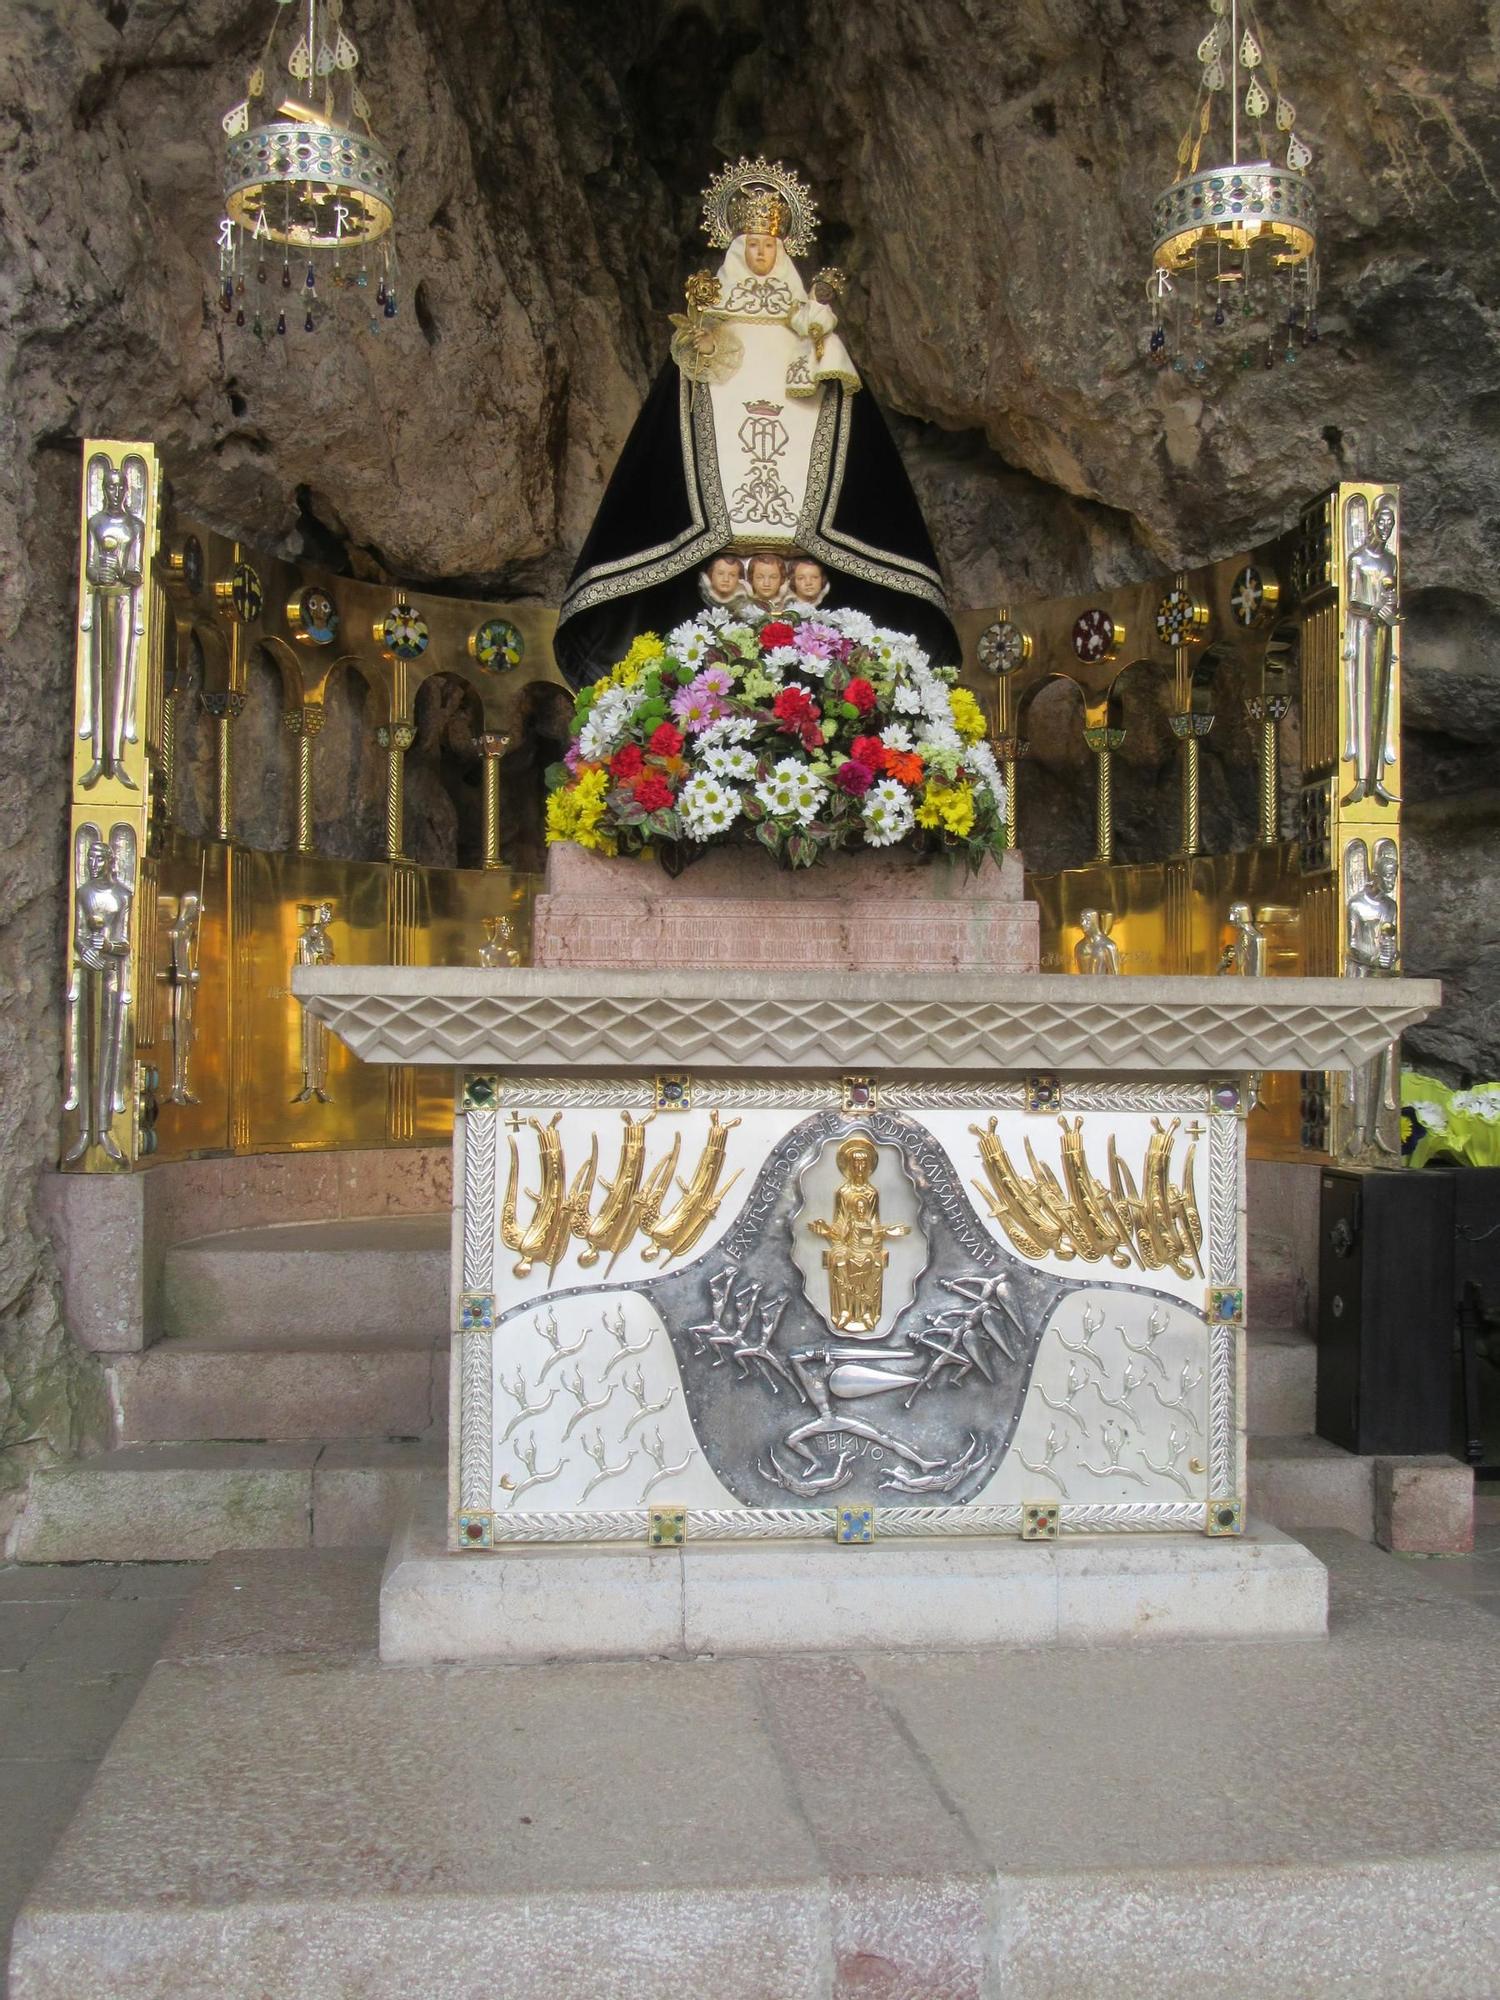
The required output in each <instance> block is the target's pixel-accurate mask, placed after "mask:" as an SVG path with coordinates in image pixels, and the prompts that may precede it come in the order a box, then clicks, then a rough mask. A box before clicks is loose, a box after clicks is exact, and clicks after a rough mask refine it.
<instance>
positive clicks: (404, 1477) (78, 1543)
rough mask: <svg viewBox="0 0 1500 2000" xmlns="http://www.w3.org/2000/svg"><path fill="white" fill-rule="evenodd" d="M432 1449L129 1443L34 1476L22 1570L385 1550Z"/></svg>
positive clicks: (17, 1537)
mask: <svg viewBox="0 0 1500 2000" xmlns="http://www.w3.org/2000/svg"><path fill="white" fill-rule="evenodd" d="M444 1459H445V1451H444V1447H443V1446H442V1445H441V1444H440V1443H438V1442H435V1441H432V1440H424V1441H422V1442H408V1443H393V1442H391V1441H390V1440H387V1439H383V1438H368V1439H358V1440H350V1441H347V1442H343V1443H338V1444H328V1445H318V1444H167V1445H162V1444H153V1445H124V1446H121V1447H120V1448H119V1449H118V1450H115V1451H107V1452H103V1453H101V1454H100V1456H99V1457H97V1458H86V1459H80V1460H75V1461H74V1462H72V1463H70V1464H67V1465H59V1466H54V1467H53V1468H52V1469H51V1470H50V1471H47V1472H38V1473H36V1474H34V1475H33V1477H32V1481H31V1488H30V1492H29V1493H28V1495H27V1502H26V1509H25V1512H24V1513H23V1514H22V1515H21V1518H20V1520H19V1522H18V1523H17V1524H16V1528H15V1531H14V1535H13V1547H12V1549H11V1551H10V1553H11V1554H12V1555H13V1556H14V1557H15V1559H16V1560H18V1561H20V1562H191V1561H198V1560H206V1559H207V1558H208V1557H210V1556H214V1555H218V1554H219V1553H221V1552H222V1551H224V1550H230V1549H281V1548H308V1547H310V1546H311V1547H318V1548H355V1547H374V1546H381V1547H383V1546H384V1545H385V1544H386V1543H387V1542H388V1541H389V1540H390V1538H391V1536H392V1534H393V1533H394V1532H395V1528H396V1526H397V1524H398V1522H399V1521H400V1520H401V1519H402V1518H404V1516H405V1514H406V1513H407V1512H408V1510H409V1509H410V1507H411V1504H412V1498H413V1495H414V1492H415V1487H416V1481H417V1479H418V1478H419V1477H420V1475H421V1474H422V1473H423V1472H424V1471H432V1470H434V1469H437V1470H440V1469H441V1467H442V1465H443V1463H444Z"/></svg>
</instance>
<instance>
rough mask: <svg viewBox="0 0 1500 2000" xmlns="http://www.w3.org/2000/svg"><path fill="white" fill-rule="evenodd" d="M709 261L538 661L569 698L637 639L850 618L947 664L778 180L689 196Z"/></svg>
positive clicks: (898, 473) (886, 463) (804, 236)
mask: <svg viewBox="0 0 1500 2000" xmlns="http://www.w3.org/2000/svg"><path fill="white" fill-rule="evenodd" d="M703 216H704V224H703V226H704V230H705V233H706V234H707V236H708V238H709V241H710V243H711V244H712V245H713V246H714V248H715V249H720V250H723V251H724V253H725V254H724V260H723V262H722V263H721V264H720V266H719V268H718V270H717V272H707V271H702V272H698V273H697V274H696V275H695V276H694V277H692V278H690V279H689V280H688V283H687V311H686V312H685V313H674V314H673V315H672V320H673V324H674V326H675V327H676V332H675V334H674V336H673V340H672V355H671V359H670V360H669V361H668V362H667V364H666V365H665V367H664V368H663V369H662V371H661V373H660V375H658V377H657V379H656V382H655V384H654V385H653V387H652V389H651V392H650V394H649V395H648V397H647V399H646V402H645V405H644V406H643V408H642V410H641V413H640V415H639V416H638V417H637V418H636V421H635V424H634V427H633V428H632V430H631V432H630V435H629V437H628V438H627V439H626V441H625V447H624V450H623V451H622V452H621V453H620V459H619V463H618V464H617V465H616V467H615V470H614V474H613V476H612V478H611V479H610V482H609V485H608V486H607V487H606V489H605V493H604V497H603V499H602V500H601V502H600V503H599V511H598V513H597V514H596V515H595V517H594V523H593V526H592V527H591V528H590V530H589V533H588V537H587V539H586V541H585V542H584V545H583V549H582V551H581V553H580V554H579V557H578V561H577V564H576V565H575V567H574V570H573V574H572V577H571V578H570V580H569V583H568V589H567V593H566V595H565V596H564V598H563V603H562V610H561V614H560V616H559V619H558V626H557V636H556V639H555V641H554V649H555V652H556V655H557V660H558V664H559V665H560V666H561V668H562V670H563V672H564V673H565V674H566V676H567V677H568V679H569V680H570V681H572V682H573V684H574V685H575V686H577V687H581V686H583V685H584V684H585V683H587V682H588V681H591V680H593V679H595V678H596V677H597V676H598V675H599V674H602V673H605V672H607V671H608V669H609V668H610V667H611V666H612V665H613V664H614V662H615V661H616V660H618V659H620V658H621V657H622V656H623V654H624V653H625V652H626V651H627V649H628V648H629V645H630V642H631V640H632V639H633V638H634V637H635V636H636V635H637V633H639V632H643V631H661V632H666V631H668V630H669V629H670V628H671V627H672V626H674V625H676V624H679V623H680V622H681V621H682V620H683V619H685V618H690V617H692V616H693V615H694V614H695V613H696V612H698V611H701V609H702V608H703V605H704V604H705V603H709V604H723V605H727V606H730V607H731V608H735V609H738V610H741V611H743V612H744V613H745V615H747V616H749V615H754V614H757V613H758V614H759V615H762V616H778V617H780V616H796V615H799V614H802V613H806V612H808V611H809V610H810V609H811V608H812V607H813V606H815V605H818V604H826V605H828V606H829V607H830V608H833V607H838V608H840V609H852V610H859V611H864V612H866V613H868V615H869V616H870V617H872V618H874V619H876V620H877V621H878V622H879V623H880V624H882V625H887V626H890V627H892V628H894V629H895V630H896V631H902V632H910V633H911V634H912V635H913V636H914V637H915V638H916V639H917V641H918V643H919V644H920V645H922V646H923V647H924V648H925V649H926V650H927V652H928V653H929V654H930V655H931V656H932V657H933V658H934V660H936V661H938V662H940V663H945V664H953V663H956V662H957V660H958V659H959V645H958V639H957V636H956V634H955V633H954V630H953V626H952V624H951V623H950V621H949V617H948V605H947V599H946V597H945V595H944V591H943V581H942V577H941V575H940V574H939V572H938V566H937V558H936V556H935V555H934V553H933V548H932V543H931V541H930V539H929V537H928V534H927V528H926V525H925V523H924V522H923V519H922V512H921V509H920V507H919V506H918V504H917V496H916V494H915V493H914V492H913V491H912V487H911V482H910V480H909V479H908V478H907V476H906V469H905V467H904V466H903V465H902V463H901V459H900V455H899V454H898V452H897V450H896V447H895V444H894V443H893V441H892V439H891V434H890V432H889V431H888V430H887V428H886V426H885V422H884V419H883V418H882V417H881V414H880V411H879V410H878V409H877V407H876V406H875V403H874V401H873V400H872V398H871V396H870V394H869V392H868V390H865V389H862V387H861V384H860V378H859V374H858V371H857V370H856V368H855V366H854V363H853V361H852V360H851V359H850V357H849V352H848V349H847V348H846V347H845V345H844V342H843V340H842V339H841V338H840V337H839V334H838V331H837V327H838V316H837V313H836V312H835V309H834V302H835V300H836V299H837V298H838V297H839V296H840V294H841V292H842V290H843V285H844V278H843V274H842V273H841V272H839V271H836V270H825V271H821V272H819V273H818V275H817V276H816V277H815V278H814V279H813V282H812V289H811V291H810V292H809V290H808V287H807V286H806V284H805V283H804V282H803V279H802V276H801V273H800V272H799V271H798V269H797V266H796V264H795V263H794V262H793V258H794V257H796V256H800V255H802V254H803V253H805V252H806V251H807V250H808V249H809V248H810V246H811V244H812V241H813V238H814V236H815V234H816V231H817V211H816V207H815V205H814V203H813V201H812V199H811V197H810V196H809V194H808V192H807V190H806V189H805V188H804V187H803V185H802V183H801V182H800V180H799V179H798V178H797V176H796V174H794V173H793V172H791V171H790V169H788V168H786V167H784V166H782V165H781V164H780V163H779V162H777V163H775V164H770V163H768V162H767V161H766V160H764V159H757V160H745V159H742V160H740V161H739V163H738V164H737V165H736V166H732V167H727V168H726V169H725V170H724V172H723V173H721V174H719V175H718V176H717V177H716V178H715V179H714V181H713V182H712V183H711V184H710V186H709V187H708V188H707V190H706V191H705V198H704V205H703Z"/></svg>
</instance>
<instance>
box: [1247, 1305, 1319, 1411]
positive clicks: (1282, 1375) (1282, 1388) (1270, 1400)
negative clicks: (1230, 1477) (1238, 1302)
mask: <svg viewBox="0 0 1500 2000" xmlns="http://www.w3.org/2000/svg"><path fill="white" fill-rule="evenodd" d="M1246 1350H1247V1351H1246V1356H1245V1392H1246V1409H1245V1428H1246V1430H1247V1431H1248V1432H1249V1434H1250V1436H1251V1437H1267V1436H1270V1437H1298V1436H1302V1435H1305V1434H1306V1433H1309V1432H1311V1430H1312V1428H1313V1426H1314V1424H1315V1423H1316V1422H1317V1401H1318V1349H1317V1344H1316V1342H1314V1341H1313V1340H1311V1339H1309V1337H1308V1336H1307V1335H1306V1334H1305V1333H1303V1332H1301V1331H1299V1330H1298V1329H1297V1328H1296V1327H1271V1328H1262V1327H1258V1326H1252V1327H1251V1328H1250V1329H1249V1332H1248V1336H1247V1341H1246Z"/></svg>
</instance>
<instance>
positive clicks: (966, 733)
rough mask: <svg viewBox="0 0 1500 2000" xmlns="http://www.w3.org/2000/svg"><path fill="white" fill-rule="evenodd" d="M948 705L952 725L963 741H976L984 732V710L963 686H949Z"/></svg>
mask: <svg viewBox="0 0 1500 2000" xmlns="http://www.w3.org/2000/svg"><path fill="white" fill-rule="evenodd" d="M948 706H949V707H950V708H951V709H952V711H953V726H954V728H955V729H956V730H957V731H958V733H959V735H960V736H961V737H962V738H963V739H964V741H965V743H977V742H978V741H979V739H980V737H981V736H983V735H984V733H985V720H984V710H983V709H982V708H981V707H980V706H979V703H978V702H977V701H976V700H975V699H974V697H973V695H972V694H970V692H969V690H968V689H967V688H965V687H955V688H949V690H948Z"/></svg>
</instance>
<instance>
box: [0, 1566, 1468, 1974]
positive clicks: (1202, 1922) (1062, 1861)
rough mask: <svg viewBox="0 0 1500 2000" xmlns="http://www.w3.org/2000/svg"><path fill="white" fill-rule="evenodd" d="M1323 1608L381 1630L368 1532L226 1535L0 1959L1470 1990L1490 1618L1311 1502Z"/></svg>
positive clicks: (310, 1969)
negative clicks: (1321, 1626) (832, 1636)
mask: <svg viewBox="0 0 1500 2000" xmlns="http://www.w3.org/2000/svg"><path fill="white" fill-rule="evenodd" d="M1311 1539H1312V1540H1313V1542H1314V1546H1315V1549H1316V1552H1317V1553H1318V1554H1319V1555H1320V1556H1321V1557H1322V1559H1323V1560H1324V1561H1325V1562H1327V1564H1328V1565H1329V1569H1330V1574H1331V1577H1332V1580H1333V1588H1334V1600H1333V1618H1332V1634H1331V1637H1330V1639H1329V1641H1328V1642H1327V1644H1326V1645H1319V1646H1309V1645H1308V1644H1306V1643H1305V1642H1304V1643H1290V1644H1279V1643H1273V1642H1262V1643H1260V1644H1257V1645H1255V1646H1234V1645H1225V1644H1217V1643H1206V1642H1199V1643H1187V1642H1166V1643H1163V1644H1160V1645H1157V1646H1156V1647H1154V1648H1152V1649H1151V1650H1150V1651H1149V1652H1144V1651H1131V1650H1128V1649H1125V1650H1122V1649H1117V1648H1110V1649H1099V1650H1097V1651H1075V1652H1068V1653H1059V1652H1057V1651H1055V1650H1052V1651H1044V1650H1041V1649H1028V1648H1008V1649H1003V1650H991V1651H986V1652H971V1653H958V1654H935V1653H921V1652H902V1653H900V1654H896V1653H890V1654H884V1655H881V1654H861V1655H848V1654H844V1655H828V1656H808V1657H796V1658H788V1657H779V1658H765V1659H736V1660H732V1661H729V1660H701V1661H661V1660H658V1661H639V1662H617V1663H612V1664H600V1663H593V1664H567V1665H556V1666H551V1667H514V1666H513V1667H465V1668H453V1667H432V1666H414V1667H398V1668H392V1667H381V1666H380V1665H378V1664H377V1662H376V1659H375V1656H374V1638H375V1634H374V1593H375V1589H376V1584H377V1579H378V1563H377V1562H375V1561H374V1560H373V1559H369V1558H362V1557H357V1556H354V1555H352V1554H344V1553H341V1552H340V1553H334V1552H322V1551H304V1552H299V1553H296V1554H288V1555H277V1556H257V1557H245V1556H239V1557H226V1558H223V1559H221V1560H220V1561H219V1562H218V1563H215V1564H214V1565H213V1566H212V1567H211V1569H210V1572H209V1576H208V1579H207V1580H206V1582H205V1585H204V1587H203V1589H202V1591H201V1592H200V1594H199V1595H198V1597H197V1598H196V1599H195V1600H194V1602H193V1603H192V1604H191V1606H190V1607H189V1609H188V1610H187V1612H186V1614H185V1616H184V1618H183V1620H182V1622H181V1623H180V1625H179V1626H178V1628H177V1631H176V1632H175V1633H174V1634H173V1635H172V1637H171V1638H170V1639H169V1640H168V1642H167V1646H166V1650H165V1654H164V1657H163V1659H162V1660H161V1662H160V1663H159V1664H158V1665H157V1666H156V1668H155V1669H154V1670H153V1672H152V1673H151V1675H150V1678H149V1680H148V1681H147V1684H146V1687H145V1690H144V1692H143V1694H142V1696H141V1699H140V1701H139V1702H138V1703H137V1705H136V1707H135V1710H134V1712H133V1713H132V1714H131V1716H130V1717H129V1720H128V1721H127V1722H126V1724H125V1726H124V1728H123V1729H122V1730H121V1731H120V1733H119V1735H118V1737H117V1738H116V1739H115V1742H114V1745H113V1747H112V1748H111V1750H110V1752H109V1755H108V1757H107V1758H106V1760H105V1762H104V1765H103V1767H102V1769H101V1772H100V1775H99V1777H98V1779H97V1780H96V1782H95V1784H94V1786H93V1789H92V1790H91V1792H90V1793H89V1795H88V1797H87V1799H86V1800H85V1802H84V1805H83V1807H82V1809H81V1811H80V1812H79V1814H78V1817H77V1819H76V1820H75V1822H74V1824H73V1826H72V1828H71V1829H70V1831H69V1832H68V1834H67V1835H66V1836H65V1838H64V1841H63V1843H62V1845H61V1847H60V1848H59V1850H58V1852H57V1854H56V1856H55V1858H54V1860H53V1863H52V1864H51V1866H50V1867H49V1869H48V1870H47V1872H46V1873H45V1875H44V1876H43V1878H42V1880H41V1882H40V1883H39V1884H38V1885H37V1888H36V1889H35V1891H34V1892H33V1894H32V1896H31V1898H30V1901H29V1902H28V1905H27V1907H26V1910H25V1911H24V1913H23V1915H22V1918H21V1920H20V1922H19V1924H18V1927H17V1932H16V1942H15V1953H14V1960H13V1979H14V1985H13V1992H14V1994H15V1995H16V1996H17V2000H94V1996H97V1997H98V2000H105V1996H108V2000H146V1996H160V1997H161V2000H167V1996H171V2000H184V1996H203V2000H207V1996H209V1995H213V1996H214V2000H240V1996H244V2000H249V1996H252V1995H254V1996H257V2000H259V1996H262V1995H265V1994H268V1993H273V1994H275V1995H276V1996H278V2000H303V1996H306V2000H313V1996H318V2000H323V1996H327V1995H332V1994H337V1995H339V1996H340V2000H394V1996H397V1995H400V1996H402V2000H405V1996H407V1995H409V1994H410V1993H411V1992H413V1991H415V1990H420V1991H421V1992H422V1993H423V1995H424V2000H460V1996H462V2000H471V1996H475V1995H478V1994H481V1993H483V1994H484V1995H485V1996H486V2000H543V1996H545V2000H560V1996H564V1995H566V1996H567V2000H648V1996H650V2000H656V1996H670V2000H703V1996H706V1995H712V1996H714V2000H739V1996H745V2000H782V1996H785V2000H814V1996H825V1995H826V1996H830V2000H832V1996H838V2000H856V1996H857V2000H875V1996H878V2000H950V1996H951V2000H1053V1997H1054V1996H1056V2000H1062V1996H1064V1995H1066V1996H1067V2000H1093V1996H1095V1995H1098V1996H1103V1995H1106V1994H1108V1995H1110V1996H1111V2000H1135V1996H1141V2000H1147V1996H1149V2000H1179V1996H1181V2000H1188V1996H1189V1995H1191V1996H1192V2000H1204V1996H1210V2000H1211V1997H1212V1996H1225V2000H1229V1996H1233V2000H1291V1996H1294V1995H1295V1996H1297V1997H1298V2000H1303V1996H1308V1995H1323V1994H1328V1995H1341V1996H1342V1995H1348V1996H1351V2000H1352V1996H1354V1995H1356V1994H1357V1995H1360V1996H1361V2000H1365V1996H1376V1995H1378V1996H1393V1997H1394V1996H1406V1995H1410V1996H1413V2000H1416V1996H1421V2000H1445V1997H1446V1996H1449V1995H1453V1996H1459V1995H1462V1996H1464V2000H1472V1996H1478V1995H1482V1994H1485V1993H1488V1992H1490V1991H1493V1990H1494V1969H1495V1967H1496V1966H1497V1965H1500V1783H1497V1779H1500V1644H1497V1641H1500V1622H1497V1620H1496V1618H1495V1617H1494V1616H1492V1615H1491V1613H1490V1611H1489V1610H1488V1609H1487V1608H1486V1606H1485V1603H1484V1602H1483V1601H1482V1600H1481V1599H1480V1598H1471V1597H1468V1596H1466V1595H1465V1594H1464V1593H1462V1592H1460V1591H1458V1590H1456V1589H1455V1588H1453V1587H1452V1586H1451V1585H1450V1583H1449V1582H1447V1581H1446V1580H1445V1579H1444V1578H1443V1577H1442V1575H1441V1573H1440V1569H1439V1566H1438V1565H1437V1564H1435V1563H1423V1562H1418V1561H1414V1560H1412V1559H1408V1558H1401V1557H1395V1556H1390V1555H1386V1554H1383V1553H1382V1552H1381V1551H1379V1550H1376V1549H1374V1548H1371V1547H1370V1546H1369V1545H1367V1544H1360V1543H1356V1542H1354V1541H1353V1540H1352V1539H1351V1538H1349V1537H1347V1536H1342V1535H1339V1534H1337V1533H1330V1534H1326V1535H1321V1536H1316V1537H1313V1538H1311Z"/></svg>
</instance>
